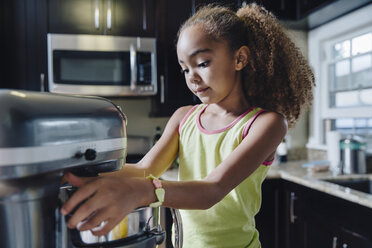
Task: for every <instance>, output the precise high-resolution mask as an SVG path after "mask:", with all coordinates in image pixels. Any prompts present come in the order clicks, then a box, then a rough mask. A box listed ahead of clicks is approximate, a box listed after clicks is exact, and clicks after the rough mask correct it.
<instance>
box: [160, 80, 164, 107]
mask: <svg viewBox="0 0 372 248" xmlns="http://www.w3.org/2000/svg"><path fill="white" fill-rule="evenodd" d="M164 90H165V85H164V75H161V76H160V103H164V102H165V95H164Z"/></svg>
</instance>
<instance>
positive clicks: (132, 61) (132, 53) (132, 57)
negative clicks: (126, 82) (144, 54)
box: [130, 45, 137, 91]
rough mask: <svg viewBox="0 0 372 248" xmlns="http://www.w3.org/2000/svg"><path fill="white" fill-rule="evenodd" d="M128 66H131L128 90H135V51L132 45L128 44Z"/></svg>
mask: <svg viewBox="0 0 372 248" xmlns="http://www.w3.org/2000/svg"><path fill="white" fill-rule="evenodd" d="M130 68H131V80H130V90H131V91H135V90H136V88H137V85H136V83H137V52H136V49H135V48H134V45H131V46H130Z"/></svg>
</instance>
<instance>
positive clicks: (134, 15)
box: [103, 0, 156, 37]
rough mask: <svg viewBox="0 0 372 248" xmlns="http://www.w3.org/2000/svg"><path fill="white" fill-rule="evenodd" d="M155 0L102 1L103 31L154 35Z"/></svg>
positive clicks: (116, 33) (122, 34)
mask: <svg viewBox="0 0 372 248" xmlns="http://www.w3.org/2000/svg"><path fill="white" fill-rule="evenodd" d="M155 4H156V3H155V0H136V1H133V0H106V1H104V8H103V11H104V18H105V20H104V21H103V23H104V28H105V31H104V33H106V34H111V35H121V36H141V37H155V25H156V20H155V9H156V6H155Z"/></svg>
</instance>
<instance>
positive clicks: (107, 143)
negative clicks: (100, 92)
mask: <svg viewBox="0 0 372 248" xmlns="http://www.w3.org/2000/svg"><path fill="white" fill-rule="evenodd" d="M0 115H1V116H2V118H1V119H0V157H1V160H0V179H9V178H19V177H26V176H32V175H37V174H40V173H48V172H53V171H56V170H62V169H66V168H71V167H76V166H80V165H97V164H101V163H104V162H107V161H110V163H111V164H114V163H115V161H116V162H118V163H122V162H123V161H122V160H123V159H125V155H126V154H125V151H126V150H125V149H126V136H127V135H126V129H125V123H126V117H125V115H124V114H123V113H121V112H120V111H119V110H118V109H117V107H116V106H115V105H114V104H112V103H111V102H110V101H108V100H106V99H104V98H98V97H78V96H67V95H58V94H52V93H46V92H43V93H40V92H31V91H14V90H0ZM88 149H93V150H94V151H95V152H96V156H95V159H94V160H91V161H87V159H86V157H84V156H78V154H84V153H85V152H86V151H87V150H88Z"/></svg>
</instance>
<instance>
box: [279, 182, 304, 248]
mask: <svg viewBox="0 0 372 248" xmlns="http://www.w3.org/2000/svg"><path fill="white" fill-rule="evenodd" d="M284 199H285V201H284V202H285V204H284V205H285V206H284V209H285V212H284V222H283V224H284V227H285V230H286V233H285V234H286V235H285V240H284V242H285V247H287V248H298V247H306V246H305V243H306V241H305V228H306V223H305V219H304V214H303V202H302V198H301V191H299V190H298V189H296V188H292V187H287V188H285V190H284Z"/></svg>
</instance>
